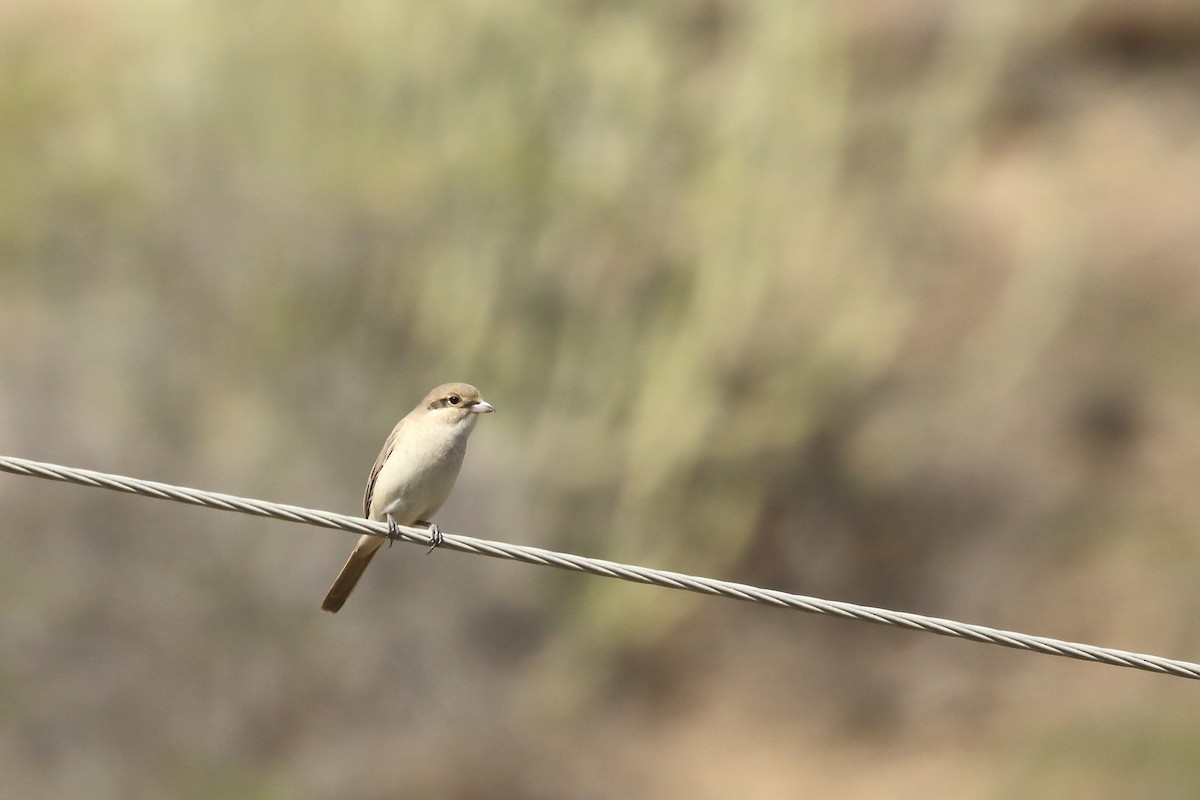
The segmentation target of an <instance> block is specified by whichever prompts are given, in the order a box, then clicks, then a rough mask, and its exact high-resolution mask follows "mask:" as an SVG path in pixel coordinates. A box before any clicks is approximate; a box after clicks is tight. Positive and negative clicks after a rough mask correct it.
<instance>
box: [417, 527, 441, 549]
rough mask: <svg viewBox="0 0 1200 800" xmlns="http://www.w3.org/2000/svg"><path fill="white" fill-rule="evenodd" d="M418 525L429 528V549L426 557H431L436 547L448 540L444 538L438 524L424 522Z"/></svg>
mask: <svg viewBox="0 0 1200 800" xmlns="http://www.w3.org/2000/svg"><path fill="white" fill-rule="evenodd" d="M417 524H418V525H424V526H425V527H427V528H429V549H428V550H426V551H425V555H429V554H430V553H432V552H433V549H434V548H435V547H440V546H441V544H442V542H444V541H445V540H446V537H444V536H442V532H441V530H440V529H439V528H438V526H437V523H436V522H424V521H422V522H419V523H417Z"/></svg>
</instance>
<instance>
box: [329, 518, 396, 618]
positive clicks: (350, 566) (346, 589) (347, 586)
mask: <svg viewBox="0 0 1200 800" xmlns="http://www.w3.org/2000/svg"><path fill="white" fill-rule="evenodd" d="M382 544H383V539H382V538H380V537H378V536H365V535H364V536H363V537H362V538H361V539H359V540H358V544H357V545H355V547H354V550H353V552H351V553H350V557H349V558H348V559H346V565H345V566H344V567H342V571H341V572H339V573H338V576H337V578H335V579H334V581H333V586H330V587H329V592H328V593H327V594H326V595H325V601H324V602H323V603H321V610H322V611H329V612H331V613H337V611H338V610H339V609H341V607H342V606H343V605H345V604H346V598H348V597H349V596H350V593H351V592H352V591H354V586H355V584H357V583H358V579H359V578H361V577H362V574H363V570H365V569H366V568H367V565H368V564H370V563H371V559H372V558H374V557H375V553H377V552H378V551H379V547H380V545H382Z"/></svg>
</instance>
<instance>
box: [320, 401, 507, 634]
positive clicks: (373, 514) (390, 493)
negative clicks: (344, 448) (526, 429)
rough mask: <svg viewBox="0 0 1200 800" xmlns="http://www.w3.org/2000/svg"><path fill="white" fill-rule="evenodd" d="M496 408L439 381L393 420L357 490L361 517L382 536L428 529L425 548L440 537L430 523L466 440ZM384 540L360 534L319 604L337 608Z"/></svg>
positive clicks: (451, 485)
mask: <svg viewBox="0 0 1200 800" xmlns="http://www.w3.org/2000/svg"><path fill="white" fill-rule="evenodd" d="M495 410H496V408H495V406H493V405H492V404H491V403H489V402H487V401H486V400H484V399H483V396H482V395H481V394H480V393H479V390H478V389H476V388H475V387H474V386H472V385H470V384H469V383H445V384H442V385H441V386H438V387H437V388H436V389H433V390H432V391H430V392H429V394H427V395H425V399H424V400H422V401H421V402H420V403H419V404H418V405H417V407H416V408H414V409H413V410H412V411H410V412H408V414H407V415H406V416H405V417H404V419H402V420H400V421H399V422H398V423H396V427H395V428H393V429H392V432H391V434H390V435H389V436H388V437H387V441H385V442H384V443H383V449H382V450H380V451H379V456H378V457H377V458H376V459H375V464H374V466H372V467H371V475H370V477H369V478H367V489H366V491H365V492H364V493H363V516H365V517H366V518H367V519H370V520H377V521H380V522H384V521H386V522H387V524H388V534H389V535H388V537H387V540H389V541H390V540H391V539H393V538H394V537H395V536H397V535H398V534H399V530H398V526H400V525H407V526H413V525H421V526H424V527H427V528H428V529H429V537H430V548H429V549H430V551H432V550H433V548H434V547H437V546H438V545H439V544H441V542H442V534H441V531H439V530H438V527H437V525H436V524H435V523H434V522H433V519H432V518H433V515H434V514H436V513H437V511H438V509H439V508H441V507H442V504H443V503H445V502H446V498H447V497H449V496H450V490H451V489H453V488H454V482H455V481H456V480H457V479H458V471H459V469H460V468H461V467H462V462H463V456H464V455H466V452H467V439H468V438H470V436H471V431H473V430H475V423H477V422H478V421H479V418H480V415H481V414H490V413H491V412H493V411H495ZM384 541H385V539H384V538H383V537H380V536H370V535H367V534H364V535H363V536H362V537H361V538H359V540H358V544H357V545H355V547H354V550H353V552H351V553H350V557H349V558H348V559H346V564H345V566H343V567H342V571H341V572H339V573H338V576H337V578H335V579H334V581H333V585H332V586H330V587H329V592H328V593H327V594H326V595H325V600H324V602H322V603H321V608H322V610H324V611H329V612H331V613H337V611H338V610H340V609H341V607H342V606H343V605H344V604H345V602H346V598H348V597H349V596H350V592H352V591H353V590H354V586H355V584H357V583H358V579H359V578H361V577H362V574H363V570H365V569H366V568H367V565H368V564H370V563H371V559H372V558H373V557H374V556H375V553H376V552H377V551H378V550H379V548H380V547H381V546H382V545H383V543H384Z"/></svg>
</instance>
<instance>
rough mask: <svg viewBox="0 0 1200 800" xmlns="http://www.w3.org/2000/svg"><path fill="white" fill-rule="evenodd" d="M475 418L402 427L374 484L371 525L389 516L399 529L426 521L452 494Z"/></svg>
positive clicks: (472, 416)
mask: <svg viewBox="0 0 1200 800" xmlns="http://www.w3.org/2000/svg"><path fill="white" fill-rule="evenodd" d="M475 417H476V415H474V414H472V415H471V416H470V417H468V418H466V419H464V420H463V421H462V422H461V423H458V424H454V425H445V424H440V423H433V422H428V423H426V424H415V425H413V424H406V425H405V427H404V429H403V430H402V432H401V435H400V436H399V437H398V440H397V441H396V443H395V447H394V449H393V450H392V453H391V455H390V456H388V459H387V461H385V462H384V464H383V468H382V469H381V470H380V471H379V475H378V477H377V478H376V480H375V490H374V492H373V493H372V495H371V519H377V520H384V519H386V518H387V515H388V514H391V515H392V516H393V517H395V519H396V522H398V523H399V524H401V525H412V524H413V523H415V522H418V521H429V520H430V519H431V518H432V517H433V515H434V514H435V513H437V510H438V509H439V508H441V507H442V504H443V503H445V502H446V498H447V497H449V496H450V490H451V489H453V488H454V481H455V480H457V478H458V471H459V469H460V468H461V467H462V462H463V456H464V455H465V454H466V452H467V438H468V437H469V436H470V434H471V430H472V429H473V428H474V427H475Z"/></svg>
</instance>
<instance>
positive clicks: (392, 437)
mask: <svg viewBox="0 0 1200 800" xmlns="http://www.w3.org/2000/svg"><path fill="white" fill-rule="evenodd" d="M403 430H404V420H400V421H399V422H397V423H396V427H394V428H392V432H391V433H390V434H388V438H387V441H385V442H384V443H383V449H382V450H380V451H379V456H378V457H377V458H376V459H375V465H374V466H373V467H371V477H369V478H367V489H366V491H365V492H363V516H364V517H366V518H367V519H370V518H371V498H372V496H374V494H375V480H376V479H377V478H378V477H379V471H380V470H382V469H383V464H384V462H386V461H387V460H388V456H390V455H391V454H392V451H393V450H395V449H396V444H397V443H398V442H399V441H400V435H401V433H402V432H403Z"/></svg>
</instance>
